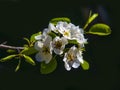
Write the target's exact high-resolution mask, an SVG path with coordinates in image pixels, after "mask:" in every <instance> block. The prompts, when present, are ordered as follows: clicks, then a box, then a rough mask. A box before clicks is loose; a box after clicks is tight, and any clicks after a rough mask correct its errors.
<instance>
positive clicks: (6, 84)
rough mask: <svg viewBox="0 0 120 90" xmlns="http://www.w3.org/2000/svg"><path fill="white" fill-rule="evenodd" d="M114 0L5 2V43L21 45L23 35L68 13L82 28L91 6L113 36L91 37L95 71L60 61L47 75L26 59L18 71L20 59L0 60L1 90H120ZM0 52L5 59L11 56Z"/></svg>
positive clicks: (89, 55)
mask: <svg viewBox="0 0 120 90" xmlns="http://www.w3.org/2000/svg"><path fill="white" fill-rule="evenodd" d="M117 3H118V2H116V1H115V0H111V1H110V0H104V1H98V0H96V1H92V0H82V1H81V0H79V1H76V0H56V1H51V0H43V1H42V0H39V1H36V0H33V1H30V0H28V1H27V0H24V1H21V0H0V43H2V42H4V41H7V42H8V44H9V45H15V46H22V45H23V43H25V42H24V41H23V37H28V38H29V37H30V35H31V34H33V33H36V32H38V31H42V30H43V29H44V28H46V27H47V26H48V23H49V20H50V19H52V18H55V17H63V16H64V17H68V18H70V19H71V21H72V23H74V24H75V25H80V27H83V25H84V24H85V21H86V20H87V17H88V14H89V10H92V11H93V12H97V13H99V17H98V18H97V19H96V20H95V21H94V22H95V23H96V22H99V23H101V22H102V23H106V24H108V25H109V26H110V27H111V29H112V34H111V35H109V36H106V37H100V36H96V35H87V36H86V38H88V42H89V44H88V45H86V52H84V59H85V60H87V61H88V62H89V64H90V69H89V70H88V71H84V70H82V69H81V67H80V68H78V69H74V70H71V71H70V72H67V71H66V70H65V69H64V66H63V62H61V61H58V62H59V63H58V67H57V69H56V70H55V71H54V72H53V73H51V74H48V75H42V74H40V72H39V64H37V66H36V67H33V66H31V65H29V64H26V63H23V65H22V66H21V69H20V70H19V71H18V72H16V73H15V72H14V69H15V67H16V63H14V62H13V63H11V62H7V63H0V90H19V89H20V90H25V89H26V90H55V89H56V90H120V87H119V86H120V83H119V80H120V78H119V76H120V61H119V60H120V56H119V51H120V49H119V45H120V43H119V38H120V36H119V33H120V30H119V6H118V5H117ZM6 55H7V54H6V53H5V52H4V49H1V50H0V58H2V57H4V56H6Z"/></svg>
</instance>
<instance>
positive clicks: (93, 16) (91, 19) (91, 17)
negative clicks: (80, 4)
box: [83, 11, 98, 29]
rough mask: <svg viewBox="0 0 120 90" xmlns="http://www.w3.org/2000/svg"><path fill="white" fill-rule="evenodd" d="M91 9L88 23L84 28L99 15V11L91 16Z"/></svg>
mask: <svg viewBox="0 0 120 90" xmlns="http://www.w3.org/2000/svg"><path fill="white" fill-rule="evenodd" d="M91 13H92V12H91V11H90V15H89V18H88V20H87V23H86V24H85V26H84V28H83V29H86V27H87V26H88V25H89V24H90V23H91V22H92V21H93V20H94V19H95V18H96V17H98V13H94V14H93V15H92V16H91Z"/></svg>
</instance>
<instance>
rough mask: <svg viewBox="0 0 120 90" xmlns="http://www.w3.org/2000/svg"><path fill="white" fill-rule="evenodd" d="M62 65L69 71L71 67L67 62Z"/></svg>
mask: <svg viewBox="0 0 120 90" xmlns="http://www.w3.org/2000/svg"><path fill="white" fill-rule="evenodd" d="M64 66H65V69H66V70H67V71H70V70H71V67H70V66H69V64H67V63H65V64H64Z"/></svg>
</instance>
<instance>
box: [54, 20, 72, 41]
mask: <svg viewBox="0 0 120 90" xmlns="http://www.w3.org/2000/svg"><path fill="white" fill-rule="evenodd" d="M56 28H57V30H58V31H59V32H60V33H61V34H62V35H63V36H64V37H65V38H67V39H70V37H71V32H70V25H69V24H68V23H67V22H61V21H60V22H58V23H57V25H56Z"/></svg>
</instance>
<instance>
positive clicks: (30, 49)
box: [21, 47, 38, 55]
mask: <svg viewBox="0 0 120 90" xmlns="http://www.w3.org/2000/svg"><path fill="white" fill-rule="evenodd" d="M36 52H38V51H37V50H36V49H35V48H34V47H28V48H25V49H24V50H22V51H21V53H22V54H25V55H31V54H35V53H36Z"/></svg>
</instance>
